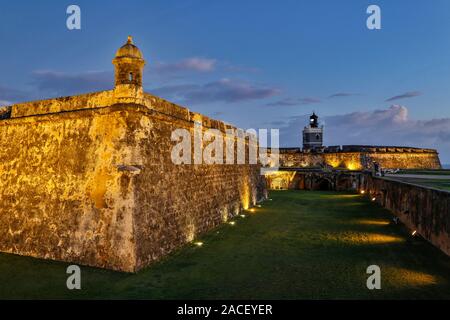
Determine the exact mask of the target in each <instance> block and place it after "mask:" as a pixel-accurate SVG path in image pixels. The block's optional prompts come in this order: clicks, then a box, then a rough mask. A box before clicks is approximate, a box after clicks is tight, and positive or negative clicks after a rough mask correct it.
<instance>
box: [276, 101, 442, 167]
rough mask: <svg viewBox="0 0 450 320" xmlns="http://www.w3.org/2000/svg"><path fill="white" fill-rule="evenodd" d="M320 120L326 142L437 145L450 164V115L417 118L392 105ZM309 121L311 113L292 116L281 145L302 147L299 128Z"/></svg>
mask: <svg viewBox="0 0 450 320" xmlns="http://www.w3.org/2000/svg"><path fill="white" fill-rule="evenodd" d="M319 116H320V115H319ZM319 120H320V121H322V124H324V130H325V131H324V139H325V143H326V145H344V144H364V145H394V146H410V147H424V148H434V149H437V150H438V151H439V152H440V153H441V161H442V162H443V163H450V118H439V119H431V120H415V119H411V118H410V117H409V114H408V108H407V107H405V106H401V105H392V106H391V107H389V108H387V109H379V110H372V111H366V112H353V113H347V114H342V115H332V116H326V117H323V118H321V119H319ZM307 123H308V115H304V116H296V117H292V118H291V119H290V120H289V122H288V124H287V125H286V126H284V127H282V128H280V144H281V145H283V146H289V147H296V146H299V141H301V140H300V139H301V137H300V133H299V128H303V127H304V126H305V124H307Z"/></svg>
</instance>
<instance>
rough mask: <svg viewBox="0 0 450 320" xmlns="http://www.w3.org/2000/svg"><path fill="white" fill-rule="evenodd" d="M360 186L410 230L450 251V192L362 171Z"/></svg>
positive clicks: (447, 252)
mask: <svg viewBox="0 0 450 320" xmlns="http://www.w3.org/2000/svg"><path fill="white" fill-rule="evenodd" d="M363 178H364V182H363V183H362V186H363V187H362V188H364V189H365V190H367V191H368V192H369V193H370V196H375V197H376V199H377V201H378V202H379V203H380V204H381V205H382V206H383V207H385V208H386V209H388V210H390V211H392V212H393V213H394V214H395V215H396V216H398V217H399V218H400V220H401V221H402V222H403V223H404V224H405V225H406V226H407V227H408V228H409V229H411V230H417V232H418V233H419V234H420V235H421V236H422V237H424V238H425V239H427V240H428V241H429V242H431V243H432V244H433V245H434V246H436V247H438V248H439V249H441V250H442V251H443V252H445V253H446V254H447V255H450V192H446V191H441V190H436V189H432V188H427V187H422V186H417V185H413V184H409V183H405V182H400V181H395V180H391V179H387V178H377V177H372V176H370V175H365V176H364V177H363Z"/></svg>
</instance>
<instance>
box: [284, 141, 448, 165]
mask: <svg viewBox="0 0 450 320" xmlns="http://www.w3.org/2000/svg"><path fill="white" fill-rule="evenodd" d="M279 153H280V166H281V167H299V168H302V167H324V166H331V167H333V168H345V169H348V170H364V169H371V168H372V167H373V164H374V162H376V163H378V164H379V165H380V166H381V167H382V168H385V169H440V168H441V163H440V160H439V154H438V152H437V151H436V150H434V149H423V148H412V147H391V146H355V145H351V146H342V147H340V146H332V147H323V148H321V149H316V150H314V151H311V150H306V151H302V150H301V149H300V148H280V150H279Z"/></svg>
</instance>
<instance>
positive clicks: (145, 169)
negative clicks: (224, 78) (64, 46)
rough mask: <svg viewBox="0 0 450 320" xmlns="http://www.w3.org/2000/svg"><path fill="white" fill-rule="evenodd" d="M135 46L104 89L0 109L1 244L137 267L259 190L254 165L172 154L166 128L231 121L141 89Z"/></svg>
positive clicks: (236, 209)
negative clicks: (183, 159) (185, 160)
mask: <svg viewBox="0 0 450 320" xmlns="http://www.w3.org/2000/svg"><path fill="white" fill-rule="evenodd" d="M137 50H138V49H137V48H136V47H135V46H134V45H133V44H132V42H131V41H130V40H129V41H128V42H127V44H125V45H124V46H123V47H122V48H120V49H119V50H118V52H117V54H116V57H115V59H114V63H115V66H116V85H115V88H114V89H113V90H109V91H101V92H95V93H88V94H83V95H78V96H71V97H62V98H56V99H47V100H41V101H32V102H27V103H19V104H14V105H12V106H10V107H8V108H5V109H4V110H7V111H4V113H3V114H2V116H1V117H0V118H1V119H2V120H0V176H1V179H0V251H3V252H9V253H14V254H20V255H27V256H33V257H39V258H45V259H54V260H62V261H68V262H74V263H80V264H85V265H91V266H97V267H104V268H110V269H114V270H121V271H130V272H134V271H137V270H139V269H141V268H143V267H145V266H147V265H149V264H150V263H152V262H153V261H156V260H158V259H160V258H161V257H163V256H165V255H167V254H168V253H169V252H171V251H173V250H174V249H176V248H178V247H180V246H181V245H183V244H185V243H188V242H190V241H193V240H194V239H195V238H196V237H197V236H198V235H199V234H201V233H203V232H206V231H208V230H210V229H211V228H214V227H215V226H217V225H219V224H221V223H223V222H225V221H227V220H228V219H230V218H231V217H233V216H235V215H237V214H239V213H240V212H241V210H245V209H248V208H249V207H251V206H253V205H255V204H256V202H257V201H259V200H262V199H264V198H265V197H266V187H265V180H264V177H263V176H261V175H260V166H259V165H250V164H242V165H237V164H236V165H220V164H195V165H193V164H175V163H173V161H172V158H171V152H172V150H173V146H174V145H175V144H176V142H175V141H173V140H172V132H173V131H174V130H176V129H186V130H187V132H189V133H191V135H192V134H193V133H194V126H195V124H200V123H201V124H202V126H201V130H203V131H202V132H205V131H206V130H207V129H209V128H214V129H219V130H221V131H225V130H226V129H227V128H233V127H232V126H230V125H229V124H227V123H224V122H221V121H218V120H214V119H211V118H208V117H206V116H203V115H201V114H198V113H195V112H191V111H190V110H189V109H187V108H184V107H181V106H178V105H176V104H173V103H171V102H169V101H166V100H164V99H161V98H159V97H156V96H153V95H151V94H147V93H144V92H143V90H142V83H141V81H142V74H140V72H141V71H142V68H143V64H144V61H143V58H142V54H141V53H140V52H138V51H137ZM134 62H135V63H136V64H134ZM117 68H119V70H117ZM130 70H131V71H130ZM235 139H236V140H238V139H241V138H239V137H235ZM244 142H245V143H246V144H247V145H248V144H249V143H250V141H249V139H246V140H245V141H244ZM19 146H20V147H19ZM202 152H203V149H202Z"/></svg>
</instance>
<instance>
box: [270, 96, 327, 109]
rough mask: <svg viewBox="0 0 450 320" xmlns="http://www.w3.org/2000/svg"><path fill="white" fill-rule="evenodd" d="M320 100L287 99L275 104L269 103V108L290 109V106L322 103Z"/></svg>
mask: <svg viewBox="0 0 450 320" xmlns="http://www.w3.org/2000/svg"><path fill="white" fill-rule="evenodd" d="M320 102H321V101H320V99H316V98H296V99H293V98H286V99H282V100H278V101H275V102H270V103H267V104H266V105H267V106H270V107H290V106H299V105H308V104H314V103H320Z"/></svg>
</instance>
